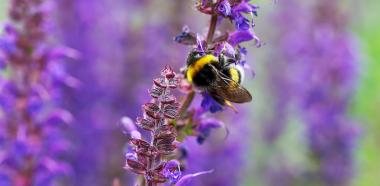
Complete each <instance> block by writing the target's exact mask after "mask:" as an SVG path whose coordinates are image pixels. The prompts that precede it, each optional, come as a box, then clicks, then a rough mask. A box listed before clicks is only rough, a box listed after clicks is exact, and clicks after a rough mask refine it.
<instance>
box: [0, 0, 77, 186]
mask: <svg viewBox="0 0 380 186" xmlns="http://www.w3.org/2000/svg"><path fill="white" fill-rule="evenodd" d="M53 5H54V4H52V3H50V2H47V1H18V0H13V1H11V2H10V7H9V8H10V9H9V16H10V21H11V23H10V24H8V25H6V26H5V28H4V35H3V36H2V38H1V39H0V58H1V59H0V60H2V61H3V63H2V65H5V66H4V69H1V70H3V72H6V73H7V75H5V76H2V77H1V80H0V81H1V83H0V84H1V86H0V89H1V94H0V107H1V116H0V124H1V128H2V130H1V132H0V146H1V150H0V154H2V157H1V161H2V168H1V169H0V175H1V177H2V178H4V179H3V180H7V182H8V183H4V184H5V185H8V184H9V185H16V186H24V185H42V186H45V185H52V184H63V183H70V182H71V180H70V175H71V167H70V166H69V165H68V164H67V163H66V162H65V161H66V160H67V154H66V153H67V151H68V150H69V149H70V145H69V143H68V142H67V139H66V138H65V134H64V129H65V127H67V125H66V124H68V122H70V119H71V114H70V113H69V112H68V111H66V110H63V109H62V108H59V105H60V104H61V103H62V102H61V98H62V97H61V89H62V88H63V87H64V86H62V85H69V84H68V82H67V81H66V80H67V79H70V80H74V79H75V78H73V77H71V76H69V75H68V74H66V73H65V69H64V65H63V63H62V62H63V61H64V59H67V58H70V57H72V56H67V55H66V53H64V52H62V55H60V56H55V57H54V58H53V57H52V56H54V51H59V48H64V47H55V46H54V45H53V44H52V43H51V42H50V39H51V37H50V35H48V33H50V32H49V31H51V30H48V28H49V26H51V25H50V24H51V22H50V21H51V20H50V19H49V13H50V11H51V10H52V9H53V8H54V6H53ZM58 74H60V75H58ZM59 113H61V114H59ZM62 113H64V114H62ZM52 118H56V119H52Z"/></svg>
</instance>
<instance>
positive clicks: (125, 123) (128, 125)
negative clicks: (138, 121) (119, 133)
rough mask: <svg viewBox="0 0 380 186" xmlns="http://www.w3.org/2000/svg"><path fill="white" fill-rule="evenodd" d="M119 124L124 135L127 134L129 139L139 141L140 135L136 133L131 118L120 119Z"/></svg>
mask: <svg viewBox="0 0 380 186" xmlns="http://www.w3.org/2000/svg"><path fill="white" fill-rule="evenodd" d="M120 123H121V125H122V127H123V132H124V134H129V135H130V136H131V138H134V139H141V134H140V132H139V131H137V129H136V125H135V123H134V122H133V121H132V120H131V118H129V117H126V116H124V117H122V118H121V120H120Z"/></svg>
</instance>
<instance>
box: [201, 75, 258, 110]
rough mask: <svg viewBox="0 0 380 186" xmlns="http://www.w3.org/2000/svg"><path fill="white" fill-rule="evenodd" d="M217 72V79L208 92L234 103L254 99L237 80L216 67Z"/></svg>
mask: <svg viewBox="0 0 380 186" xmlns="http://www.w3.org/2000/svg"><path fill="white" fill-rule="evenodd" d="M214 71H215V72H216V73H217V78H216V81H215V82H214V83H213V84H212V85H211V86H209V87H208V92H210V94H212V95H215V96H216V97H220V98H223V99H226V100H228V101H231V102H234V103H245V102H250V101H251V100H252V96H251V94H250V93H249V92H248V90H247V89H245V88H244V87H242V86H241V85H240V84H239V83H237V82H236V81H234V80H232V79H230V78H229V77H227V76H225V75H224V74H222V73H221V72H219V71H217V69H214Z"/></svg>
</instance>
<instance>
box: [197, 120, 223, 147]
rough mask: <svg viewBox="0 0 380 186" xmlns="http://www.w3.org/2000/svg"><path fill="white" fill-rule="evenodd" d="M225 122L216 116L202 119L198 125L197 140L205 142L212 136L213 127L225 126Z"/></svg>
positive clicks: (200, 142)
mask: <svg viewBox="0 0 380 186" xmlns="http://www.w3.org/2000/svg"><path fill="white" fill-rule="evenodd" d="M223 126H224V123H223V122H221V121H219V120H217V119H215V118H205V119H202V120H201V121H200V123H199V125H198V127H197V132H198V136H197V142H198V143H199V144H203V142H204V141H205V140H206V139H207V138H208V137H209V136H210V133H211V129H216V128H220V127H223Z"/></svg>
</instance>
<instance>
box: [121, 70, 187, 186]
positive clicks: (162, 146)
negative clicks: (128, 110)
mask: <svg viewBox="0 0 380 186" xmlns="http://www.w3.org/2000/svg"><path fill="white" fill-rule="evenodd" d="M161 75H162V77H160V78H157V79H154V81H153V86H152V88H151V90H150V91H149V92H150V95H151V97H152V98H153V101H152V102H149V103H146V104H144V105H143V107H142V108H143V112H144V115H143V116H142V117H139V118H137V121H136V125H137V126H139V127H140V128H142V129H144V130H147V131H150V132H151V139H150V142H147V141H146V140H143V139H141V135H140V134H139V133H138V132H137V131H136V130H135V129H133V128H131V127H127V128H129V129H128V131H129V133H130V134H131V138H130V140H129V144H130V145H131V147H132V151H133V152H128V153H127V155H126V156H127V162H126V168H127V169H129V170H131V171H133V172H135V173H136V174H142V175H144V177H145V180H146V183H147V184H148V185H153V184H157V183H164V182H166V181H168V180H169V181H170V182H173V183H174V182H176V181H177V180H178V178H179V177H180V170H179V163H178V162H176V161H169V162H166V161H164V160H163V158H164V157H165V156H167V155H170V154H172V153H173V151H174V150H175V149H176V145H175V144H174V141H175V140H176V135H177V134H176V130H175V128H174V125H173V124H171V120H173V119H176V118H177V116H178V110H179V103H178V102H177V100H176V98H175V97H174V96H173V95H172V94H171V89H175V88H177V86H178V79H177V77H176V74H175V73H174V72H173V70H172V69H171V68H169V67H166V68H165V69H164V70H163V71H162V73H161ZM129 126H130V124H129Z"/></svg>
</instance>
